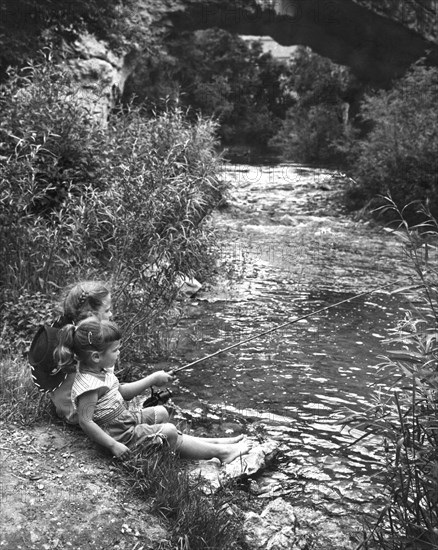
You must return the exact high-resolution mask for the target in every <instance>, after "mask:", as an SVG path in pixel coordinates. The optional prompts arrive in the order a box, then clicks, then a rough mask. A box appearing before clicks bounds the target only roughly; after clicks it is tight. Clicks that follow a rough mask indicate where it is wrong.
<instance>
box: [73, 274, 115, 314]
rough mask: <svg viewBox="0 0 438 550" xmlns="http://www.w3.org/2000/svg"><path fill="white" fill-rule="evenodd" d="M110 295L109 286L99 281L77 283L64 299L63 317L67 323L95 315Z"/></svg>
mask: <svg viewBox="0 0 438 550" xmlns="http://www.w3.org/2000/svg"><path fill="white" fill-rule="evenodd" d="M110 293H111V290H110V288H109V286H108V285H107V284H106V283H103V282H101V281H82V282H80V283H77V284H75V285H74V286H73V287H71V288H70V290H69V291H68V293H67V295H66V296H65V298H64V303H63V315H64V317H65V318H66V320H67V321H68V322H69V323H77V322H78V321H80V320H81V319H86V318H87V317H90V316H91V315H95V314H96V312H97V311H98V309H99V308H100V307H101V306H102V305H103V301H104V300H105V298H107V297H108V296H109V295H110Z"/></svg>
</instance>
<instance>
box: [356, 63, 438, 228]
mask: <svg viewBox="0 0 438 550" xmlns="http://www.w3.org/2000/svg"><path fill="white" fill-rule="evenodd" d="M437 87H438V69H437V68H434V67H433V68H432V67H426V66H425V65H424V64H422V63H418V64H416V65H414V66H413V67H412V68H411V70H410V71H409V72H408V73H407V74H406V76H405V77H403V78H402V79H400V80H399V81H398V82H396V83H395V85H394V87H393V88H392V89H391V90H388V91H379V92H378V93H376V94H374V95H368V96H367V97H366V98H365V100H364V102H363V105H362V108H361V117H362V118H363V119H364V120H365V121H366V122H367V123H369V124H371V131H370V132H369V133H368V134H367V136H366V138H365V139H363V140H362V141H361V142H360V143H359V144H358V147H357V151H356V155H357V156H356V160H355V163H354V166H353V169H352V175H353V177H354V178H355V179H356V180H357V186H356V188H355V189H353V193H356V194H357V193H360V194H361V195H362V197H363V198H364V199H368V200H370V199H371V200H372V199H374V198H375V197H376V196H377V195H386V194H390V195H391V196H392V198H393V199H394V201H395V202H396V203H398V204H407V203H409V202H411V201H422V202H423V203H425V204H427V205H428V207H429V209H430V210H431V212H432V213H433V214H434V215H437V213H438V193H437V188H438V170H437V158H438V110H437V108H436V100H437ZM374 204H378V203H377V202H376V201H374ZM405 215H406V216H407V218H408V219H409V220H410V221H414V220H415V218H418V212H417V211H415V210H412V211H410V212H409V211H407V212H405Z"/></svg>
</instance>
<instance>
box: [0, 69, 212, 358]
mask: <svg viewBox="0 0 438 550" xmlns="http://www.w3.org/2000/svg"><path fill="white" fill-rule="evenodd" d="M0 103H1V110H2V125H1V128H0V140H1V142H2V150H1V154H2V160H1V164H0V232H1V236H2V238H1V241H0V247H1V248H0V251H1V256H2V259H3V262H2V264H1V266H0V297H1V303H2V309H1V312H0V315H1V319H2V324H3V325H4V328H3V332H4V334H3V336H4V337H6V336H7V335H9V336H11V337H12V336H13V335H15V339H16V334H17V329H20V330H18V332H19V333H22V334H23V337H25V336H26V333H27V336H29V331H30V332H31V330H32V328H31V327H32V325H35V324H36V323H38V322H40V321H41V320H42V318H41V316H47V315H48V313H49V312H48V311H47V308H46V307H45V303H44V302H45V301H50V295H51V294H52V293H53V292H56V291H57V290H58V289H60V288H61V287H63V286H64V285H65V284H66V283H68V282H69V281H74V280H78V279H80V278H84V277H85V276H88V277H93V276H100V277H105V278H107V279H109V278H111V280H112V281H113V283H114V288H115V289H116V291H115V295H114V298H115V301H116V310H117V311H118V312H119V314H120V321H121V322H122V324H123V325H124V326H125V328H126V329H128V328H129V330H127V333H128V334H134V333H135V334H137V339H138V344H139V345H140V344H141V345H143V344H144V343H145V342H143V339H144V338H146V334H147V331H148V328H149V326H150V324H151V323H152V320H154V321H155V322H157V320H158V318H159V316H160V315H161V314H162V311H163V309H165V308H166V307H168V306H169V304H170V303H171V301H172V299H173V297H174V295H175V292H176V288H177V283H178V281H180V280H181V278H182V277H184V276H193V275H197V276H198V277H201V278H202V276H203V270H205V266H206V265H207V263H208V262H207V260H206V258H207V257H208V230H207V229H206V226H205V223H204V218H205V217H206V216H207V215H208V214H209V212H211V210H212V209H213V208H214V207H215V206H216V204H217V202H218V201H219V200H220V198H221V184H220V183H219V181H218V179H217V176H216V174H217V164H218V162H219V159H218V157H217V156H216V154H215V153H214V145H215V138H214V125H213V124H212V123H211V122H210V121H208V120H204V119H198V120H197V121H196V122H195V123H193V124H192V123H189V122H188V121H186V119H185V118H184V116H183V115H182V113H181V112H180V111H178V110H173V111H167V112H163V113H161V115H160V116H158V117H157V118H147V117H144V116H142V114H141V112H140V111H139V110H136V109H132V110H130V111H128V112H123V113H115V114H114V115H113V116H112V117H111V120H110V123H109V125H108V127H107V128H106V129H105V130H103V129H102V128H101V126H99V125H98V124H97V123H96V122H95V121H94V120H93V118H92V112H90V110H89V109H88V108H87V106H85V105H84V103H83V101H82V98H81V95H80V93H79V90H78V88H77V86H76V85H75V83H74V82H73V81H72V78H71V76H69V75H68V74H67V73H65V72H63V70H62V69H61V68H59V66H57V65H55V64H54V63H52V62H51V61H50V60H45V61H43V62H41V63H39V64H33V65H31V66H29V67H28V68H27V69H25V70H23V71H21V72H12V73H11V78H10V80H9V81H8V83H7V84H6V85H5V86H4V87H3V89H2V93H1V96H0ZM91 111H92V109H91ZM96 152H99V154H96ZM42 306H43V307H42ZM37 311H38V312H39V313H38V314H37ZM128 315H129V319H135V322H129V321H128ZM26 325H27V329H28V330H27V331H26V330H25V329H26ZM128 325H129V327H128ZM5 331H6V332H5ZM133 338H134V336H133ZM134 339H135V338H134ZM5 341H7V338H4V339H3V342H5ZM146 344H148V342H146ZM146 347H147V345H146ZM133 348H134V349H135V346H131V349H133Z"/></svg>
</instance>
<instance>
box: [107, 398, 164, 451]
mask: <svg viewBox="0 0 438 550" xmlns="http://www.w3.org/2000/svg"><path fill="white" fill-rule="evenodd" d="M156 416H157V414H156V411H155V407H148V408H147V409H141V410H139V411H129V410H125V411H124V412H123V413H122V414H120V415H119V416H118V417H117V418H116V420H113V421H112V422H111V424H109V425H105V426H102V429H103V430H104V431H105V432H106V433H107V434H108V435H110V436H111V437H112V438H114V439H115V440H116V441H118V442H120V443H123V444H124V445H126V446H127V447H130V448H133V447H136V446H139V445H140V446H141V447H142V448H146V447H157V446H160V447H162V446H163V444H164V443H166V436H165V435H164V434H163V425H162V424H157V418H156Z"/></svg>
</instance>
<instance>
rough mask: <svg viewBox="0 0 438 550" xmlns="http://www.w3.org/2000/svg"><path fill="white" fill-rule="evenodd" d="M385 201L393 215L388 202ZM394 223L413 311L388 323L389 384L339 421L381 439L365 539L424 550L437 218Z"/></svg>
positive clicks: (437, 437) (430, 524)
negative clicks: (401, 238)
mask: <svg viewBox="0 0 438 550" xmlns="http://www.w3.org/2000/svg"><path fill="white" fill-rule="evenodd" d="M390 207H391V208H392V209H393V211H394V213H395V214H397V215H398V216H399V219H400V215H401V213H400V212H399V211H398V210H397V208H396V207H395V205H394V203H391V206H390ZM423 214H426V213H425V212H423ZM402 226H403V228H404V229H405V237H406V252H407V254H408V255H409V256H410V258H411V261H412V264H413V266H414V267H415V270H416V273H417V277H418V283H419V285H418V284H416V285H415V286H413V287H411V288H408V289H401V290H400V291H401V292H403V293H405V294H406V295H407V296H409V294H410V293H411V292H412V291H413V290H415V293H414V295H413V297H414V299H415V300H416V308H415V313H411V314H409V315H408V316H407V317H406V318H405V319H404V320H402V321H400V323H399V324H398V326H397V327H395V328H394V331H393V333H394V337H393V338H392V339H391V340H390V341H389V342H388V346H389V350H390V351H388V355H387V357H385V358H383V362H382V363H381V365H380V368H381V375H382V381H385V382H386V384H385V385H387V381H388V380H393V381H394V382H393V387H392V388H391V391H388V392H383V391H382V388H381V387H380V388H379V390H378V391H376V393H375V397H374V400H375V403H376V404H375V406H374V407H372V408H371V409H370V410H368V411H366V412H364V413H363V414H353V415H352V416H350V417H349V418H348V419H347V423H353V424H354V425H355V426H356V427H358V428H360V429H362V430H364V431H365V434H370V435H379V436H381V437H382V439H383V442H384V451H385V457H386V462H385V464H384V465H383V468H384V471H385V483H386V488H387V490H388V502H387V505H386V507H385V508H384V509H383V510H382V511H381V512H380V516H379V517H378V519H377V520H376V523H375V524H374V525H373V526H371V529H370V535H369V539H368V542H367V543H368V544H371V542H373V544H377V547H378V548H381V549H383V550H386V549H388V550H393V549H397V550H405V549H406V550H407V549H409V548H415V549H416V550H431V549H432V548H437V547H438V530H437V528H438V366H437V357H438V336H437V322H438V269H437V267H436V265H437V264H436V258H432V257H431V256H430V254H429V251H430V250H436V245H437V244H438V224H437V222H436V220H435V219H434V218H433V217H431V216H430V215H429V216H428V222H427V223H426V224H422V225H421V226H417V227H409V225H408V224H407V222H406V221H405V219H404V218H403V219H402ZM419 230H421V231H422V234H419V233H418V231H419ZM419 286H420V287H421V288H422V291H423V293H422V300H421V302H419V301H418V288H419ZM379 382H380V380H378V381H377V384H378V385H379ZM370 547H371V548H374V547H375V546H374V545H371V546H370Z"/></svg>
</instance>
